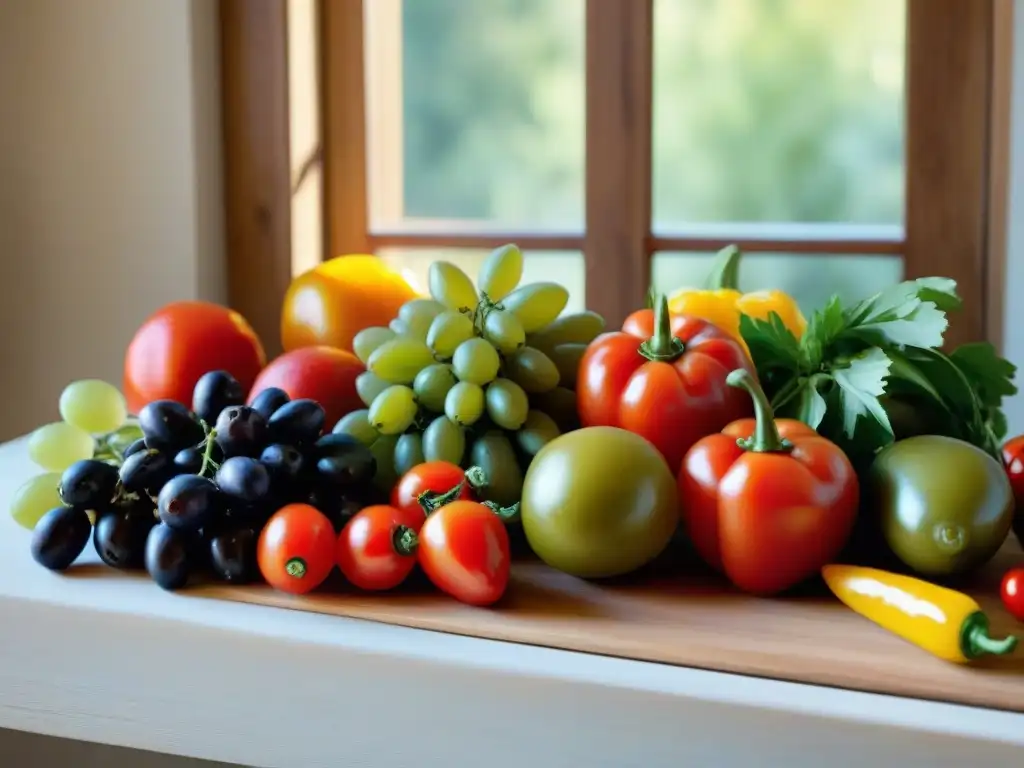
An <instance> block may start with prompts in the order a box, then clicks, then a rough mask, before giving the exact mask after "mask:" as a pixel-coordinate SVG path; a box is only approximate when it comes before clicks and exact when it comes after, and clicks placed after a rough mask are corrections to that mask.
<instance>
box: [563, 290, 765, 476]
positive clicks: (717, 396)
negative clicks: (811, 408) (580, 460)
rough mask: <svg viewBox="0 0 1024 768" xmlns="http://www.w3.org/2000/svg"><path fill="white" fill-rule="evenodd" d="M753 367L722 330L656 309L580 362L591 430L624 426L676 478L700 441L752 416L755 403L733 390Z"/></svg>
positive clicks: (636, 317) (584, 418) (638, 315)
mask: <svg viewBox="0 0 1024 768" xmlns="http://www.w3.org/2000/svg"><path fill="white" fill-rule="evenodd" d="M737 368H742V369H743V370H746V371H748V372H749V373H750V374H751V375H753V371H754V368H753V364H752V363H751V362H750V358H748V357H747V355H746V353H744V352H743V350H742V349H741V348H740V345H739V344H738V343H737V342H736V341H735V340H734V339H733V338H732V337H731V336H730V335H729V334H728V333H726V332H725V331H722V330H721V329H719V328H718V326H715V325H712V324H711V323H709V322H707V321H706V320H701V319H700V318H696V317H691V316H689V315H670V313H669V310H668V302H667V301H666V300H665V298H664V297H662V298H661V301H660V302H659V303H658V305H657V309H656V310H653V311H652V310H650V309H642V310H640V311H638V312H634V313H633V314H632V315H630V316H629V317H628V318H626V322H625V323H623V325H622V331H621V332H613V333H606V334H603V335H601V336H599V337H597V338H596V339H594V341H593V342H592V343H591V344H590V346H589V347H588V348H587V351H586V352H585V353H584V355H583V359H582V360H581V361H580V368H579V376H578V379H577V384H576V401H577V406H578V409H579V415H580V421H581V423H582V424H583V426H584V427H596V426H608V427H621V428H622V429H627V430H629V431H630V432H634V433H636V434H638V435H640V436H641V437H644V438H646V439H647V440H649V441H650V442H651V443H653V444H654V446H655V447H656V448H657V449H658V450H659V451H661V454H662V455H663V456H664V457H665V460H666V461H667V462H668V465H669V468H670V469H671V470H672V472H673V473H675V472H678V471H679V465H680V464H681V463H682V460H683V456H684V455H685V454H686V451H687V450H689V448H690V446H692V445H693V444H694V443H695V442H697V441H698V440H699V439H700V438H702V437H704V436H705V435H709V434H711V433H713V432H717V431H718V430H720V429H721V428H722V427H724V426H725V425H726V424H728V423H729V422H730V421H733V420H735V419H738V418H741V417H743V416H747V415H749V414H751V413H752V412H753V411H752V408H751V404H750V398H749V397H747V396H746V395H744V393H743V392H739V391H737V390H735V389H732V388H731V387H727V386H726V385H725V377H726V376H728V375H729V372H730V371H732V370H735V369H737Z"/></svg>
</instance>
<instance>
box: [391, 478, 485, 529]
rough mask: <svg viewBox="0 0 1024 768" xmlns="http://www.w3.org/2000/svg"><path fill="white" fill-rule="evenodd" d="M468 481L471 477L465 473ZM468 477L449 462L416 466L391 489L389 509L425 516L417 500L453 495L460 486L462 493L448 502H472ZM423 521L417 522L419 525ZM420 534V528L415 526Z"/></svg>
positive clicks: (471, 490) (471, 488)
mask: <svg viewBox="0 0 1024 768" xmlns="http://www.w3.org/2000/svg"><path fill="white" fill-rule="evenodd" d="M468 474H469V480H470V481H471V480H472V478H473V475H474V473H473V472H472V470H471V471H470V472H469V473H468ZM466 475H467V473H466V472H463V471H462V469H461V468H460V467H458V466H457V465H455V464H452V463H451V462H448V461H427V462H424V463H423V464H417V465H416V466H415V467H413V468H412V469H410V470H409V471H408V472H406V473H405V474H404V475H402V479H401V480H399V481H398V484H397V485H395V487H394V488H392V489H391V506H393V507H397V508H398V509H402V510H406V511H409V512H419V513H420V514H425V512H424V510H423V507H422V506H420V502H419V498H420V494H422V493H441V494H443V493H448V492H449V491H453V490H454V489H455V488H457V487H458V486H459V485H460V484H462V490H461V491H460V492H459V494H458V495H457V496H456V498H453V499H451V501H456V500H457V499H470V500H471V499H472V498H473V485H472V482H464V481H466V480H467V477H466ZM422 522H423V520H422V519H421V520H420V523H421V524H422ZM417 530H419V526H417Z"/></svg>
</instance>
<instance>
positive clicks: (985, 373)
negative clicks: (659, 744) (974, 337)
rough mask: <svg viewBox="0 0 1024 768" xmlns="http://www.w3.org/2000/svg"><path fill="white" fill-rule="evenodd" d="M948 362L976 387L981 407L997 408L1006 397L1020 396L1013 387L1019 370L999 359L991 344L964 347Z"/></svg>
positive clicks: (1008, 362)
mask: <svg viewBox="0 0 1024 768" xmlns="http://www.w3.org/2000/svg"><path fill="white" fill-rule="evenodd" d="M949 359H950V360H952V361H953V363H954V364H955V365H956V366H957V367H958V368H959V369H960V370H961V371H963V373H964V374H965V375H966V376H967V378H969V379H970V380H971V381H972V383H973V384H974V385H975V391H976V392H977V394H978V399H979V400H980V401H981V403H982V405H989V406H995V407H997V408H998V407H999V406H1000V405H1002V402H1003V398H1004V397H1010V396H1012V395H1015V394H1017V387H1016V385H1015V384H1014V383H1013V379H1014V377H1015V375H1016V373H1017V366H1015V365H1014V364H1013V363H1011V362H1010V361H1009V360H1006V359H1005V358H1002V357H1000V356H999V354H998V353H997V352H996V348H995V347H993V346H992V345H991V344H989V343H987V342H980V343H977V344H963V345H961V346H959V347H957V348H956V349H954V350H953V351H952V353H950V355H949Z"/></svg>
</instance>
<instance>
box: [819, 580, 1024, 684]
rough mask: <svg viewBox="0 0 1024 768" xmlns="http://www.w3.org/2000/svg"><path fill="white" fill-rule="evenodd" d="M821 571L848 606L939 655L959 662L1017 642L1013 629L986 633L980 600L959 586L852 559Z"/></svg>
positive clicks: (999, 652)
mask: <svg viewBox="0 0 1024 768" xmlns="http://www.w3.org/2000/svg"><path fill="white" fill-rule="evenodd" d="M821 575H822V577H823V578H824V579H825V583H826V584H828V587H829V589H831V590H832V592H834V593H835V595H836V597H838V598H839V599H840V600H841V601H842V602H844V603H845V604H846V605H847V606H848V607H849V608H851V609H852V610H854V611H856V612H857V613H859V614H860V615H861V616H864V617H865V618H867V619H870V620H871V621H873V622H875V623H876V624H878V625H879V626H881V627H884V628H885V629H888V630H889V631H890V632H892V633H894V634H896V635H899V636H900V637H902V638H903V639H904V640H907V641H909V642H911V643H914V644H915V645H917V646H919V647H921V648H923V649H924V650H926V651H929V652H930V653H933V654H935V655H936V656H938V657H939V658H940V659H945V660H946V661H952V662H956V663H958V664H962V663H964V662H967V661H970V660H972V659H976V658H978V657H979V656H983V655H985V654H995V655H997V656H999V655H1003V654H1007V653H1010V652H1011V651H1013V649H1014V648H1015V647H1016V645H1017V638H1015V637H1014V636H1013V635H1010V636H1009V637H1006V638H1003V639H1002V640H994V639H993V638H991V637H989V634H988V618H987V617H986V616H985V614H984V613H983V612H982V610H981V606H979V605H978V603H977V602H975V601H974V600H973V599H972V598H970V597H968V596H967V595H965V594H963V593H961V592H955V591H954V590H952V589H946V588H945V587H939V586H936V585H935V584H929V583H928V582H927V581H922V580H920V579H915V578H912V577H910V576H901V575H899V574H895V573H889V572H888V571H881V570H878V569H876V568H863V567H860V566H855V565H826V566H825V567H824V568H822V569H821Z"/></svg>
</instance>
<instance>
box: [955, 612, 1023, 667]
mask: <svg viewBox="0 0 1024 768" xmlns="http://www.w3.org/2000/svg"><path fill="white" fill-rule="evenodd" d="M1016 647H1017V638H1016V637H1014V636H1013V635H1007V636H1006V637H1004V638H1003V639H1002V640H996V639H995V638H993V637H990V636H989V634H988V617H987V616H985V614H984V613H982V612H981V611H975V612H974V613H972V614H971V615H970V616H968V617H967V618H966V619H964V623H963V626H962V627H961V628H960V650H961V651H963V654H964V656H965V657H967V658H968V659H976V658H978V657H979V656H984V655H985V654H991V655H993V656H1005V655H1006V654H1008V653H1012V652H1013V649H1014V648H1016Z"/></svg>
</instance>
